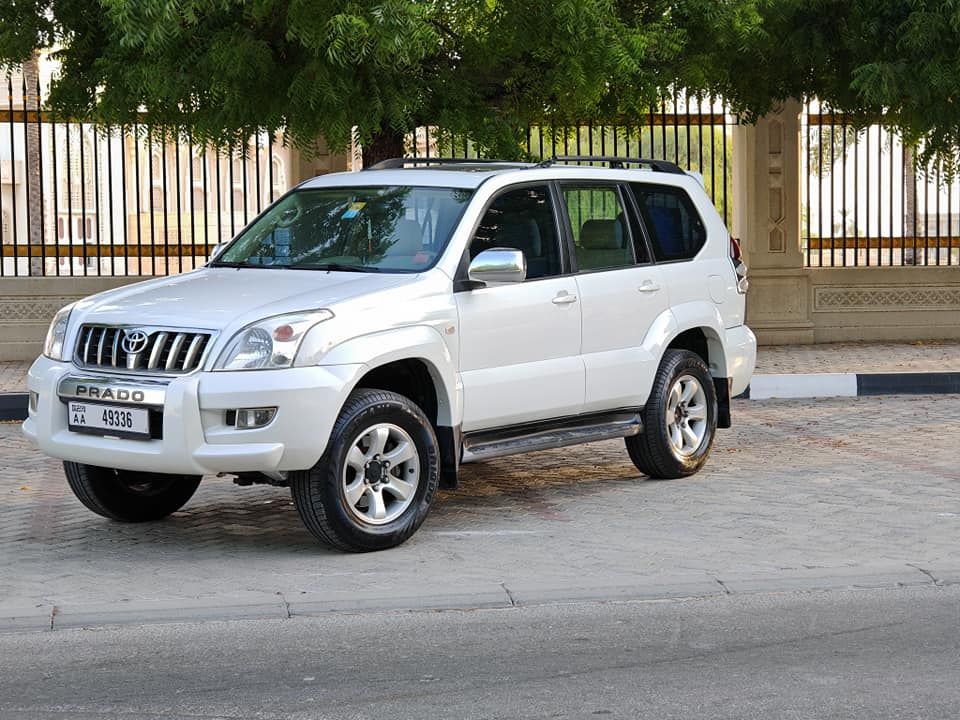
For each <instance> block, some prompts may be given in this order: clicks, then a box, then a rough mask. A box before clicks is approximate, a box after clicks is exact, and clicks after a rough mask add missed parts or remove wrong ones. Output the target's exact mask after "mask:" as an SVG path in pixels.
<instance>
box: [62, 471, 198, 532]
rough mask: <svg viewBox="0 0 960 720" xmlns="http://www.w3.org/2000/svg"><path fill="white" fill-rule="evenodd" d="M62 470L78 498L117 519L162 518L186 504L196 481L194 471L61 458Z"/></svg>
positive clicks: (105, 514) (100, 512) (90, 507)
mask: <svg viewBox="0 0 960 720" xmlns="http://www.w3.org/2000/svg"><path fill="white" fill-rule="evenodd" d="M63 471H64V473H65V474H66V476H67V484H68V485H69V486H70V489H71V490H73V494H74V495H76V496H77V499H78V500H79V501H80V502H82V503H83V504H84V505H85V506H86V507H87V508H89V509H90V510H93V512H95V513H97V514H98V515H102V516H103V517H105V518H109V519H111V520H117V521H119V522H130V523H136V522H149V521H151V520H160V519H161V518H165V517H167V515H170V514H172V513H175V512H176V511H177V510H179V509H180V508H182V507H183V506H184V505H186V504H187V501H188V500H189V499H190V498H191V497H193V494H194V493H195V492H196V490H197V487H198V486H199V485H200V476H198V475H165V474H162V473H146V472H134V471H132V470H114V469H113V468H105V467H98V466H96V465H84V464H82V463H75V462H64V463H63Z"/></svg>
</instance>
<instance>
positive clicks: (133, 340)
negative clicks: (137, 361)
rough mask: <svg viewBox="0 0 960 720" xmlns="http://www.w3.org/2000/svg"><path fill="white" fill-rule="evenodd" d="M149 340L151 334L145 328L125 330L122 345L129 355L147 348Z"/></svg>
mask: <svg viewBox="0 0 960 720" xmlns="http://www.w3.org/2000/svg"><path fill="white" fill-rule="evenodd" d="M149 340H150V336H149V335H147V334H146V333H145V332H144V331H143V330H125V331H124V333H123V340H122V341H121V343H120V347H122V348H123V351H124V352H125V353H127V354H128V355H136V354H138V353H142V352H143V351H144V350H146V349H147V342H148V341H149Z"/></svg>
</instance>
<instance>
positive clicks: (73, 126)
mask: <svg viewBox="0 0 960 720" xmlns="http://www.w3.org/2000/svg"><path fill="white" fill-rule="evenodd" d="M5 84H6V86H7V87H6V89H7V102H6V103H5V104H6V107H0V276H11V277H19V276H28V275H44V276H58V275H67V276H77V275H80V276H83V275H165V274H172V273H180V272H184V271H186V270H190V269H193V268H195V267H197V266H198V265H200V264H202V263H203V262H205V259H206V257H207V255H208V254H209V252H210V249H211V248H212V247H213V246H214V245H216V244H217V243H218V242H222V241H224V240H227V239H229V238H230V237H232V236H233V235H234V233H236V232H237V231H238V230H239V229H240V228H242V227H243V226H244V225H245V224H246V223H247V222H248V221H249V220H250V219H252V218H253V217H254V216H255V215H256V214H257V213H259V212H260V211H261V210H262V209H263V208H264V207H265V206H266V205H268V204H269V203H270V202H272V201H273V200H274V199H275V198H276V197H277V196H278V195H280V194H282V193H283V192H285V191H286V189H287V185H288V183H287V168H288V165H289V151H288V150H287V148H284V147H282V144H281V143H280V142H278V141H276V140H275V138H273V137H271V136H268V135H266V134H263V135H260V136H256V137H252V138H250V139H249V140H248V142H247V143H246V146H245V147H241V148H237V149H235V150H234V151H233V152H222V151H220V150H218V149H215V148H209V147H204V146H199V145H195V144H194V143H193V142H192V141H191V140H190V139H189V138H174V139H170V138H166V137H164V136H163V134H162V133H161V132H159V131H158V130H157V129H156V128H153V127H151V126H150V125H147V124H134V125H132V126H129V127H122V128H120V127H101V126H94V125H91V124H87V123H76V122H71V121H70V120H65V119H61V118H57V117H55V116H54V115H52V114H51V113H48V112H45V111H38V110H37V109H36V100H35V98H36V97H39V95H40V87H39V83H38V84H37V88H36V91H35V92H34V93H30V92H28V88H27V86H26V82H25V80H23V79H21V80H20V83H19V87H15V86H14V83H13V80H12V78H10V77H8V78H6V83H5ZM31 98H32V101H31ZM15 99H16V100H17V102H16V103H15ZM24 100H26V102H24ZM31 106H33V108H34V109H30V108H31Z"/></svg>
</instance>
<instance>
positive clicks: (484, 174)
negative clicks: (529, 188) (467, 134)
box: [298, 163, 691, 190]
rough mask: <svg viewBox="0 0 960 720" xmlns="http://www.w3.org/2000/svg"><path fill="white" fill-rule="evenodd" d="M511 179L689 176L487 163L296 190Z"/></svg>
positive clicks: (318, 182) (355, 174)
mask: <svg viewBox="0 0 960 720" xmlns="http://www.w3.org/2000/svg"><path fill="white" fill-rule="evenodd" d="M504 175H508V176H512V177H511V178H510V179H511V180H514V181H516V182H523V181H524V180H525V179H529V180H531V181H542V180H545V179H548V178H549V179H562V178H563V177H564V176H566V177H573V178H579V179H585V180H603V179H609V180H614V181H624V180H635V181H636V180H642V181H645V182H666V183H668V184H671V185H674V184H683V181H682V180H679V179H680V178H690V177H691V174H689V173H681V174H679V175H670V174H667V173H663V172H657V171H655V170H650V169H647V168H632V169H629V170H625V169H610V168H601V167H590V166H583V165H579V166H577V165H551V166H549V167H542V166H540V165H537V164H534V163H489V164H483V165H443V166H429V167H409V168H395V169H388V170H374V169H369V170H358V171H356V170H355V171H349V172H339V173H329V174H326V175H318V176H317V177H314V178H311V179H309V180H307V181H305V182H303V183H302V184H301V185H300V186H299V188H298V189H302V190H309V189H319V188H327V187H363V186H397V185H399V186H404V185H407V186H413V187H444V188H463V189H470V190H473V189H476V188H478V187H479V186H480V185H481V184H483V183H484V182H485V181H486V180H488V179H490V178H491V177H495V176H504Z"/></svg>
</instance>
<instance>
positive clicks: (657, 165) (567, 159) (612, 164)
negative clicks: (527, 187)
mask: <svg viewBox="0 0 960 720" xmlns="http://www.w3.org/2000/svg"><path fill="white" fill-rule="evenodd" d="M574 162H577V163H581V162H598V163H606V164H607V167H609V168H611V169H613V170H623V169H624V168H625V167H626V166H627V165H646V166H647V167H649V168H650V169H651V170H655V171H657V172H665V173H672V174H674V175H686V173H685V172H684V171H683V169H682V168H681V167H680V166H679V165H677V164H676V163H672V162H670V161H668V160H651V159H649V158H631V157H615V156H612V155H555V156H554V157H552V158H550V159H549V160H544V161H543V162H542V163H540V165H539V166H538V167H550V166H551V165H554V164H555V163H574Z"/></svg>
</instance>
